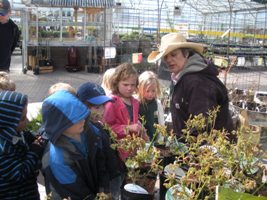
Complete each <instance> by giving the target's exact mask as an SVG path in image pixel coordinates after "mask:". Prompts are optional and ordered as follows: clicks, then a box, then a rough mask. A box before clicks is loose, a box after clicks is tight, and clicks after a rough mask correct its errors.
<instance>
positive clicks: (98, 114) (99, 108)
mask: <svg viewBox="0 0 267 200" xmlns="http://www.w3.org/2000/svg"><path fill="white" fill-rule="evenodd" d="M104 110H105V107H104V105H95V106H90V111H91V113H90V120H91V121H93V122H98V121H102V119H103V114H104Z"/></svg>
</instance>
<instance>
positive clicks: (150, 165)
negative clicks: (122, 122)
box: [107, 127, 162, 196]
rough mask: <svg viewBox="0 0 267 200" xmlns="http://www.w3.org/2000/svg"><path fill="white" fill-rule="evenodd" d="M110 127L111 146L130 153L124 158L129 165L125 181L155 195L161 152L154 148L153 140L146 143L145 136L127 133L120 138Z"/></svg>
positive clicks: (160, 168)
mask: <svg viewBox="0 0 267 200" xmlns="http://www.w3.org/2000/svg"><path fill="white" fill-rule="evenodd" d="M107 128H108V127H107ZM108 129H109V132H110V133H111V140H112V141H113V144H112V145H111V147H112V148H116V149H118V150H119V151H120V152H127V154H128V155H127V157H126V158H125V160H124V162H125V165H126V167H127V176H126V181H125V182H126V183H134V184H136V185H139V186H142V187H143V188H144V189H146V191H147V192H148V193H149V195H150V196H153V195H154V188H155V183H156V177H157V174H158V172H159V171H160V170H162V166H161V165H160V163H161V160H160V152H159V151H158V150H157V149H156V148H154V146H153V140H152V141H151V142H150V143H146V141H145V140H144V139H143V137H140V136H137V135H135V134H127V135H126V136H125V137H124V138H121V139H118V138H117V135H116V134H115V133H114V132H113V131H112V130H110V128H108Z"/></svg>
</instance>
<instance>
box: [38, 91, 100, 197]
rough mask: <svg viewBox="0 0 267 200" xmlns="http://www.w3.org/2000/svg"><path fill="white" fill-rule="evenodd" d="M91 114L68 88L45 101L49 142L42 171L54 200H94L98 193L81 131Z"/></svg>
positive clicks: (44, 111) (44, 122) (46, 130)
mask: <svg viewBox="0 0 267 200" xmlns="http://www.w3.org/2000/svg"><path fill="white" fill-rule="evenodd" d="M88 115H89V110H88V109H87V107H86V106H85V105H84V104H83V103H82V102H81V101H80V100H79V99H78V98H77V97H76V96H74V95H73V94H71V93H70V92H68V91H65V90H60V91H57V92H55V93H54V94H52V95H50V96H49V97H47V98H46V99H45V100H44V102H43V105H42V119H43V126H44V129H45V132H46V135H47V136H48V138H49V141H50V142H49V143H48V145H47V151H46V153H45V155H44V157H43V171H44V174H45V181H46V187H48V188H46V189H47V193H48V194H49V192H51V196H52V197H51V199H63V198H69V197H70V198H71V199H72V200H76V199H77V200H78V199H94V198H95V196H96V194H97V186H96V185H95V183H94V175H93V174H92V172H91V166H90V164H89V160H88V154H89V153H90V152H89V151H88V148H87V147H88V144H87V141H88V139H87V138H86V135H85V134H84V133H82V132H83V129H84V123H85V118H86V117H87V116H88Z"/></svg>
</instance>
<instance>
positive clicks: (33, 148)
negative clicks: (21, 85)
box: [0, 91, 43, 200]
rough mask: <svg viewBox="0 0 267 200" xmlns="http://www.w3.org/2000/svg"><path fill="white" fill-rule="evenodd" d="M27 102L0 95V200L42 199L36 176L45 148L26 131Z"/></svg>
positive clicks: (8, 94) (16, 96)
mask: <svg viewBox="0 0 267 200" xmlns="http://www.w3.org/2000/svg"><path fill="white" fill-rule="evenodd" d="M27 102H28V99H27V96H26V95H23V94H21V93H17V92H12V91H2V92H0V121H1V126H0V130H1V134H0V199H32V200H38V199H40V197H39V192H38V186H37V182H36V176H37V175H38V173H37V172H38V170H39V169H40V167H41V158H42V154H43V147H42V145H41V144H40V143H39V142H38V140H36V139H35V137H34V136H33V135H32V134H31V133H30V132H24V131H23V130H24V129H25V127H26V124H27V122H28V120H27V117H26V114H27Z"/></svg>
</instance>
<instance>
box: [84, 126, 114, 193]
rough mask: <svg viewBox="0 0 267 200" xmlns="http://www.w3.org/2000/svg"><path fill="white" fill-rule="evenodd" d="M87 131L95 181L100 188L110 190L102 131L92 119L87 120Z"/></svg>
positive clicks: (105, 190)
mask: <svg viewBox="0 0 267 200" xmlns="http://www.w3.org/2000/svg"><path fill="white" fill-rule="evenodd" d="M86 125H87V127H86V129H85V133H86V134H87V136H88V152H89V153H90V154H89V156H88V160H89V164H90V166H91V169H92V173H93V179H94V183H95V185H96V186H97V188H98V190H99V189H100V190H102V191H104V192H109V174H108V170H107V167H106V155H105V152H104V147H103V141H102V133H101V132H100V130H99V129H98V128H97V127H96V126H95V125H93V124H92V123H91V122H90V121H88V122H87V124H86Z"/></svg>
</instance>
